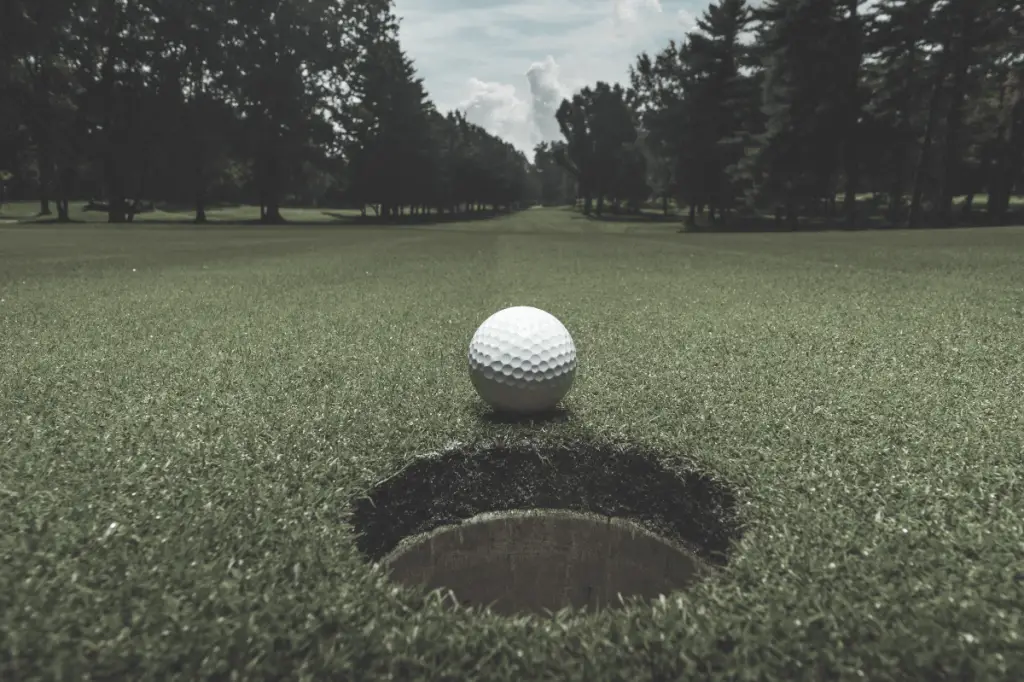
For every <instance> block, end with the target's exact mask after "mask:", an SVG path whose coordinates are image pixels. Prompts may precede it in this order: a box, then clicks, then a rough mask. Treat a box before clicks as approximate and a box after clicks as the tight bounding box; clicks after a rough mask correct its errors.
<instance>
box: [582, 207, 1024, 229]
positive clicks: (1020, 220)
mask: <svg viewBox="0 0 1024 682" xmlns="http://www.w3.org/2000/svg"><path fill="white" fill-rule="evenodd" d="M573 220H585V221H588V222H603V223H632V224H634V225H636V224H657V223H675V224H676V225H678V226H679V230H678V231H679V232H685V233H690V234H753V233H775V232H778V233H783V232H833V231H848V232H859V231H869V230H882V231H905V230H915V231H916V230H937V229H963V228H973V227H1000V226H1011V225H1019V224H1024V212H1020V211H1016V212H1010V213H1008V214H1007V216H1006V218H1005V219H1004V220H1003V221H1001V222H1000V223H995V222H993V221H991V220H990V219H989V218H988V216H987V215H986V214H985V213H983V212H975V213H972V214H970V215H966V216H965V215H963V214H960V215H958V216H957V219H956V220H955V221H954V222H953V223H952V224H949V225H947V224H942V223H940V222H938V221H937V220H935V219H934V218H931V217H928V216H925V217H924V218H923V220H922V222H921V224H920V225H919V226H918V227H915V228H908V227H906V226H905V225H902V224H894V223H892V221H890V220H888V219H887V218H885V217H884V216H881V215H878V214H870V213H865V214H863V215H862V217H861V218H859V219H858V220H857V222H856V223H855V224H853V225H850V224H848V223H846V222H845V220H844V219H842V218H841V217H835V218H827V217H802V218H801V219H800V220H799V221H798V222H797V223H796V224H795V225H790V224H788V223H786V222H785V221H782V222H780V221H777V220H776V219H775V217H774V216H771V215H736V214H733V215H729V216H727V217H726V219H725V220H719V221H718V222H715V223H712V222H710V221H709V220H708V219H707V218H706V217H702V218H698V221H697V223H696V224H695V225H689V224H686V222H685V217H684V216H682V215H679V214H676V215H668V216H666V215H663V214H654V213H644V214H640V215H626V214H618V215H611V214H604V215H600V216H598V215H589V216H588V215H583V214H582V213H578V214H576V215H575V216H573Z"/></svg>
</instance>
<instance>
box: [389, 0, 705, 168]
mask: <svg viewBox="0 0 1024 682" xmlns="http://www.w3.org/2000/svg"><path fill="white" fill-rule="evenodd" d="M707 5H708V0H395V7H396V13H397V14H398V16H399V17H401V28H400V30H399V38H400V40H401V44H402V47H403V48H404V49H405V51H406V53H407V54H408V55H409V57H411V58H412V60H413V61H414V62H415V65H416V69H417V71H418V73H419V76H420V77H421V78H423V79H424V84H425V85H426V89H427V92H428V93H429V94H430V98H431V99H432V100H433V102H434V104H436V105H437V107H438V108H439V109H440V110H441V111H450V110H452V109H459V110H462V111H464V112H465V113H466V116H467V118H468V119H469V120H470V121H472V122H473V123H476V124H477V125H480V126H483V127H484V128H485V129H486V130H488V131H489V132H491V133H493V134H495V135H498V136H500V137H502V138H503V139H505V140H507V141H509V142H511V143H512V144H514V145H515V146H516V147H518V148H519V149H521V150H523V151H524V152H527V156H528V157H530V158H532V157H533V153H532V149H533V147H534V145H536V144H537V143H538V142H540V141H542V140H551V139H558V138H560V135H559V132H558V124H557V122H556V121H555V110H556V109H558V105H559V104H560V103H561V101H562V99H563V98H565V97H568V96H571V95H572V93H573V92H575V91H576V90H579V89H580V88H582V87H583V86H585V85H593V84H594V83H596V82H597V81H599V80H603V81H608V82H611V83H616V82H618V83H623V84H627V83H628V80H629V67H630V65H631V64H633V63H635V61H636V56H637V55H638V54H640V52H643V51H647V52H649V53H652V54H653V53H655V52H657V51H659V50H660V49H661V48H663V47H664V46H666V45H667V44H668V41H669V39H672V38H675V39H677V40H678V39H680V38H682V37H683V35H684V34H685V32H686V31H689V30H692V29H693V27H694V23H695V19H696V17H697V16H699V15H700V14H702V13H703V11H704V8H705V7H706V6H707Z"/></svg>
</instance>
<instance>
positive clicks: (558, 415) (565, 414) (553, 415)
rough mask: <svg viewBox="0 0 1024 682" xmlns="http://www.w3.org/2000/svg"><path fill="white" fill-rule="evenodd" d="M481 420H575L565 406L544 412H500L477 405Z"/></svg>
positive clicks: (527, 422)
mask: <svg viewBox="0 0 1024 682" xmlns="http://www.w3.org/2000/svg"><path fill="white" fill-rule="evenodd" d="M476 409H477V413H478V416H479V418H480V421H482V422H484V423H486V424H519V425H522V426H536V425H540V424H565V423H568V422H571V421H573V419H574V417H573V413H572V411H571V410H569V409H567V408H565V407H561V406H559V407H556V408H554V409H551V410H545V411H544V412H536V413H533V414H525V415H523V414H511V413H508V412H498V411H496V410H492V409H490V408H484V407H477V408H476Z"/></svg>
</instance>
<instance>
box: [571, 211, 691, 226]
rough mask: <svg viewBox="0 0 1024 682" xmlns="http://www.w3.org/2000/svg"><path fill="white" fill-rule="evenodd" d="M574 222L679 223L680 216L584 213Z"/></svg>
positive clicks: (576, 217)
mask: <svg viewBox="0 0 1024 682" xmlns="http://www.w3.org/2000/svg"><path fill="white" fill-rule="evenodd" d="M573 220H587V221H593V222H601V223H634V224H636V223H678V222H679V221H680V217H679V216H678V215H672V214H669V215H665V214H663V213H602V214H601V215H594V214H592V215H584V214H582V213H580V214H577V215H575V216H573Z"/></svg>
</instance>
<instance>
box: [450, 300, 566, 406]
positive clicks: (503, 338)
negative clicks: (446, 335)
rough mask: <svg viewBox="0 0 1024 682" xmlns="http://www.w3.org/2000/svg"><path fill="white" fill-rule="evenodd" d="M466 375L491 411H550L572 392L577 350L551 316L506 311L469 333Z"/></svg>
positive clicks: (533, 311)
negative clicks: (490, 407) (471, 333)
mask: <svg viewBox="0 0 1024 682" xmlns="http://www.w3.org/2000/svg"><path fill="white" fill-rule="evenodd" d="M469 376H470V378H471V379H472V381H473V386H474V387H476V392H477V393H478V394H480V397H481V398H483V399H484V401H485V402H487V403H489V404H490V405H491V406H492V407H493V408H494V409H495V410H498V411H503V412H514V413H520V414H524V413H531V412H543V411H545V410H550V409H551V408H553V407H554V406H555V405H557V404H558V401H560V400H561V399H562V398H564V397H565V394H566V393H568V392H569V389H570V388H572V382H573V379H575V377H576V345H575V344H574V343H573V341H572V336H570V335H569V330H567V329H566V328H565V326H564V325H563V324H562V323H561V322H559V321H558V318H556V317H555V316H554V315H552V314H551V313H547V312H544V311H543V310H540V309H538V308H531V307H529V306H516V307H513V308H505V309H504V310H499V311H498V312H496V313H494V314H493V315H491V316H490V317H488V318H487V319H486V320H484V323H483V324H481V325H480V327H479V328H478V329H477V330H476V333H475V334H473V340H472V341H470V342H469Z"/></svg>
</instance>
